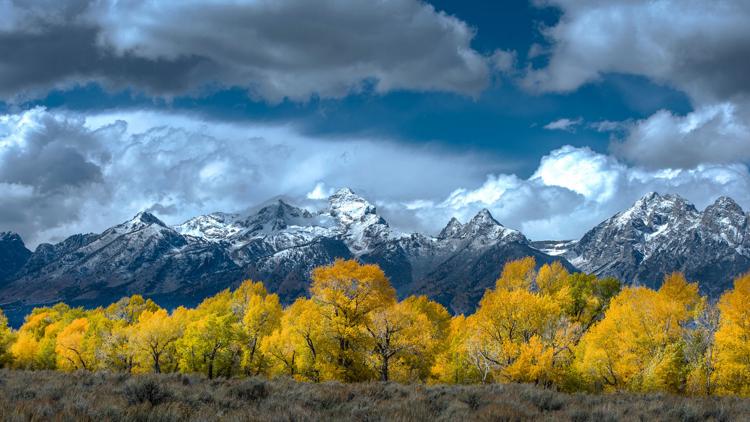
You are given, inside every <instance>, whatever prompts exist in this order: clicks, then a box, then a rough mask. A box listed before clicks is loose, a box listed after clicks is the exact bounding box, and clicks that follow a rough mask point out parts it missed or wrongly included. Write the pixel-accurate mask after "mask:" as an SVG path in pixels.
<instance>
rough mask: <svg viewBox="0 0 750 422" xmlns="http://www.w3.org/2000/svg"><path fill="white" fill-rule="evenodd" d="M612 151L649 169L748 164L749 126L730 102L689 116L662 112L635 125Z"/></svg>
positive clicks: (702, 108) (614, 144)
mask: <svg viewBox="0 0 750 422" xmlns="http://www.w3.org/2000/svg"><path fill="white" fill-rule="evenodd" d="M611 150H612V151H613V152H614V153H615V154H616V155H618V156H620V157H622V158H624V159H626V160H628V161H630V162H633V163H638V164H641V165H643V166H646V167H650V168H663V167H668V168H692V167H695V166H697V165H700V164H701V163H735V162H738V161H739V162H742V161H744V162H748V161H750V127H748V125H747V124H746V123H745V122H744V121H743V120H741V118H740V117H739V116H738V115H737V112H736V108H735V106H734V105H733V104H731V103H723V104H716V105H711V106H705V107H701V108H699V109H698V110H696V111H694V112H692V113H689V114H687V115H686V116H677V115H674V114H673V113H671V112H669V111H666V110H662V111H659V112H657V113H655V114H654V115H652V116H651V117H649V118H647V119H644V120H640V121H638V122H636V123H635V124H634V125H633V126H632V127H631V129H630V130H629V132H628V134H627V136H626V138H625V139H624V140H622V141H615V142H613V143H612V145H611Z"/></svg>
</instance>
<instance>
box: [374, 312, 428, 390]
mask: <svg viewBox="0 0 750 422" xmlns="http://www.w3.org/2000/svg"><path fill="white" fill-rule="evenodd" d="M364 325H365V329H366V331H367V333H368V334H369V335H370V339H371V342H372V345H373V347H372V352H371V361H373V366H374V370H375V372H376V373H378V378H379V379H380V380H381V381H389V380H391V374H392V373H394V372H395V373H397V374H398V375H397V380H398V381H401V382H407V381H416V380H413V379H409V375H410V371H409V368H407V367H406V366H407V365H406V363H407V362H409V361H413V360H417V359H420V358H421V359H425V360H427V361H429V360H430V359H431V358H430V356H428V353H429V352H430V350H431V349H432V342H433V339H432V337H431V330H432V327H431V324H430V320H429V319H428V318H427V315H425V314H424V313H422V312H420V311H419V309H418V308H416V307H413V306H411V303H408V302H400V303H394V304H392V305H391V306H388V307H384V308H379V309H376V310H374V311H373V312H372V315H371V316H370V318H368V320H367V321H365V323H364ZM410 357H412V358H414V357H416V358H417V359H409V358H410Z"/></svg>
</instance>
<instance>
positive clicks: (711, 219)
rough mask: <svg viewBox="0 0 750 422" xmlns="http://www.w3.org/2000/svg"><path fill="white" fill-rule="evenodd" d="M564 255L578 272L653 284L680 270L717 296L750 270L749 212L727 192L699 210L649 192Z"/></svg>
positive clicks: (674, 196) (635, 282) (588, 233)
mask: <svg viewBox="0 0 750 422" xmlns="http://www.w3.org/2000/svg"><path fill="white" fill-rule="evenodd" d="M563 256H565V257H566V258H568V260H569V261H570V262H571V263H572V264H573V265H575V266H576V267H578V268H580V269H581V270H583V271H586V272H591V273H595V274H598V275H607V276H614V277H617V278H619V279H621V280H623V281H624V282H627V283H634V284H645V285H649V286H654V287H656V286H658V285H659V284H660V283H661V279H662V278H663V276H664V274H666V273H669V272H672V271H682V272H684V273H685V274H686V275H687V276H688V277H689V278H692V279H695V280H698V281H700V282H701V289H702V290H703V291H704V293H708V294H711V295H717V294H719V293H720V292H721V291H723V290H724V289H726V288H728V287H730V286H731V280H732V278H733V277H735V276H737V275H739V274H740V273H742V272H745V271H747V270H748V269H750V228H749V227H748V216H747V214H745V212H744V211H743V210H742V209H741V208H740V207H739V205H737V203H736V202H734V201H733V200H732V199H730V198H727V197H721V198H719V199H717V200H716V202H715V203H714V204H712V205H710V206H709V207H707V208H706V209H705V210H704V211H703V212H700V211H698V210H697V209H696V208H695V207H694V206H693V205H692V204H690V203H688V202H687V201H686V200H685V199H683V198H681V197H679V196H676V195H659V194H657V193H649V194H647V195H645V196H643V197H642V198H641V199H639V200H638V201H636V202H635V204H634V205H633V206H632V207H631V208H629V209H627V210H625V211H622V212H620V213H618V214H616V215H614V216H613V217H612V218H609V219H608V220H606V221H604V222H602V223H601V224H599V225H598V226H596V227H594V228H593V229H592V230H590V231H589V232H587V233H586V234H585V235H584V236H583V237H582V238H581V240H579V241H578V242H575V243H574V244H572V245H570V247H569V249H568V251H567V252H566V253H564V254H563Z"/></svg>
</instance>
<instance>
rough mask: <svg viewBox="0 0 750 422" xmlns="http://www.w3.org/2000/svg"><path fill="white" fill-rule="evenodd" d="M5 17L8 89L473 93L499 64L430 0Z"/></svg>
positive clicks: (53, 6) (1, 12) (36, 8)
mask: <svg viewBox="0 0 750 422" xmlns="http://www.w3.org/2000/svg"><path fill="white" fill-rule="evenodd" d="M0 16H3V18H2V19H0V96H1V97H4V98H6V99H14V98H28V97H35V96H44V95H45V93H46V92H48V91H49V90H50V89H55V88H68V87H71V86H74V85H76V84H85V83H88V82H95V83H99V84H102V85H104V86H106V87H110V88H115V89H123V88H132V89H134V90H135V91H137V92H145V93H147V94H151V95H157V96H172V95H184V94H196V95H197V94H200V93H202V92H205V91H206V90H212V89H216V88H227V87H241V88H244V89H247V90H248V92H249V93H250V95H252V96H254V97H258V98H263V99H265V100H268V101H270V102H277V101H280V100H282V99H284V98H289V99H291V100H295V101H306V100H307V99H309V98H310V97H311V96H320V97H328V98H339V97H343V96H345V95H347V94H349V93H351V92H356V91H359V90H362V89H365V88H366V87H371V88H373V89H374V90H375V91H376V92H387V91H391V90H416V91H447V92H456V93H459V94H464V95H472V96H473V95H477V94H478V93H479V92H480V91H482V90H483V89H484V88H485V87H486V86H487V84H488V81H489V73H490V66H489V62H490V59H489V58H488V57H484V56H482V55H481V54H480V53H478V52H477V51H475V50H474V49H472V48H471V46H470V43H471V40H472V39H473V37H474V30H473V29H472V28H470V27H469V26H468V25H467V24H466V23H465V22H463V21H461V20H459V19H457V18H455V17H452V16H449V15H446V14H445V13H442V12H437V11H436V10H435V9H434V8H433V7H432V6H431V5H429V4H427V3H424V2H421V1H418V0H385V1H379V2H377V3H376V4H375V3H372V2H369V1H366V0H348V1H339V0H322V1H315V2H311V1H305V0H256V1H232V0H184V1H170V2H154V1H148V0H128V1H116V0H97V1H95V0H58V1H42V2H28V1H20V0H0ZM50 63H54V66H50V65H49V64H50ZM436 69H439V71H435V70H436Z"/></svg>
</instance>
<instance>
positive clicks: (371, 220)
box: [328, 188, 387, 226]
mask: <svg viewBox="0 0 750 422" xmlns="http://www.w3.org/2000/svg"><path fill="white" fill-rule="evenodd" d="M328 211H329V213H330V214H331V216H332V217H334V218H336V219H337V220H338V221H339V222H340V223H341V224H342V225H344V226H350V225H351V224H353V223H367V224H386V225H387V223H386V222H385V220H383V219H382V218H381V217H380V216H378V215H377V209H376V208H375V205H373V204H371V203H370V202H369V201H368V200H366V199H365V198H363V197H361V196H359V195H357V194H356V193H354V191H353V190H351V189H349V188H341V189H339V190H337V191H336V192H335V193H334V194H333V195H331V196H330V197H329V198H328Z"/></svg>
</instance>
